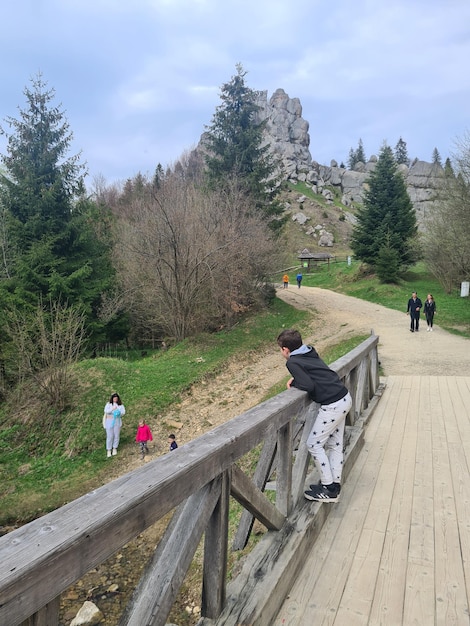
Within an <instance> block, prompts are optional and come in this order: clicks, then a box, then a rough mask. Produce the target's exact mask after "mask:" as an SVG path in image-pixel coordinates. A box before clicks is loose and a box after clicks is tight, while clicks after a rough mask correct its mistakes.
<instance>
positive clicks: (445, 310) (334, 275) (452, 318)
mask: <svg viewBox="0 0 470 626" xmlns="http://www.w3.org/2000/svg"><path fill="white" fill-rule="evenodd" d="M361 268H362V266H361V264H360V263H359V262H357V261H352V263H351V265H350V266H348V264H347V262H338V263H330V266H329V267H328V265H326V264H324V265H321V266H319V267H318V269H315V270H312V271H311V273H304V277H303V280H302V284H303V285H305V286H310V287H322V288H324V289H332V290H333V291H337V292H340V293H344V294H347V295H349V296H354V297H356V298H360V299H361V300H367V301H368V302H376V303H378V304H382V305H383V306H385V307H388V308H390V309H395V310H397V311H403V312H405V311H406V306H407V302H408V299H409V298H410V297H411V293H412V292H413V291H416V292H417V293H418V295H419V297H420V298H421V300H422V301H423V304H424V300H425V299H426V296H427V294H428V293H432V295H433V296H434V299H435V301H436V305H437V315H436V318H435V323H436V324H438V325H439V326H441V328H445V329H446V330H448V331H450V332H452V333H455V334H458V335H461V336H464V337H470V299H469V298H462V297H461V296H460V289H457V288H456V289H455V290H454V291H453V292H452V293H450V294H447V293H445V292H444V290H443V288H442V287H441V286H440V284H439V283H438V281H437V280H436V279H435V278H434V277H433V276H432V275H431V274H430V273H429V272H427V271H426V268H425V266H424V264H423V263H418V264H417V265H416V266H415V267H413V268H411V269H410V270H408V272H407V273H406V274H405V275H404V276H403V277H402V278H401V280H400V281H399V283H398V284H396V285H394V284H393V285H388V284H382V283H380V282H379V280H378V278H377V277H376V276H367V275H363V274H362V270H361Z"/></svg>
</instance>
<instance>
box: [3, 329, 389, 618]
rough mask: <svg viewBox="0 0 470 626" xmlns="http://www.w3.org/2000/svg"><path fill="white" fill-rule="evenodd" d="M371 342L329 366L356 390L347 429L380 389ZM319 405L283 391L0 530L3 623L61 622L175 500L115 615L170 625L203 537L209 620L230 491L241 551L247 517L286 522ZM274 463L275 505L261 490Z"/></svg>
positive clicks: (222, 573) (218, 606)
mask: <svg viewBox="0 0 470 626" xmlns="http://www.w3.org/2000/svg"><path fill="white" fill-rule="evenodd" d="M377 344H378V337H376V336H374V335H371V337H370V338H368V339H367V340H366V341H364V342H363V343H362V344H361V345H360V346H358V347H357V348H356V349H354V350H352V351H351V352H350V353H349V354H348V355H346V356H345V357H342V358H341V359H339V360H338V361H336V362H335V363H334V364H332V368H333V369H335V370H336V371H337V372H338V374H339V376H340V377H341V379H342V380H343V381H344V382H345V384H346V386H347V387H348V388H349V390H350V392H351V394H352V396H353V400H354V402H353V407H352V409H351V412H350V414H349V416H348V420H347V424H348V427H349V428H355V427H357V425H358V423H359V422H360V419H361V414H362V412H363V411H364V410H366V409H367V407H368V405H369V404H370V402H371V399H372V398H373V397H374V394H375V393H376V391H377V389H378V386H379V374H378V355H377ZM316 410H317V406H316V405H314V404H312V403H311V402H309V400H308V396H307V394H306V393H305V392H301V391H298V390H295V389H291V390H286V391H284V392H282V393H280V394H279V395H277V396H276V397H274V398H272V399H270V400H268V401H266V402H264V403H262V404H260V405H258V406H256V407H254V408H252V409H250V410H249V411H247V412H246V413H243V414H242V415H239V416H238V417H235V418H234V419H232V420H231V421H229V422H227V423H225V424H223V425H221V426H219V427H217V428H215V429H214V430H212V431H210V432H208V433H206V434H204V435H203V436H202V437H200V438H198V439H195V440H194V441H192V442H190V443H188V444H185V445H183V446H180V447H179V448H178V449H177V450H175V451H173V452H172V453H171V454H168V455H164V456H161V457H159V458H157V459H155V460H154V461H151V462H149V463H147V464H146V465H144V466H143V467H141V468H139V469H137V470H134V471H132V472H130V473H128V474H126V475H124V476H122V477H120V478H118V479H116V480H114V481H112V482H111V483H108V484H106V485H104V486H103V487H100V488H99V489H97V490H95V491H92V492H91V493H88V494H86V495H84V496H82V497H81V498H79V499H77V500H74V501H73V502H70V503H69V504H67V505H65V506H63V507H61V508H60V509H57V510H55V511H53V512H51V513H49V514H47V515H45V516H43V517H41V518H38V519H37V520H34V521H33V522H31V523H29V524H26V525H25V526H23V527H21V528H18V529H17V530H14V531H12V532H11V533H9V534H7V535H5V536H3V537H1V538H0V624H2V625H8V626H17V625H20V624H22V625H23V626H26V625H28V626H33V625H35V626H56V625H57V624H58V623H59V621H58V620H59V618H58V614H59V604H60V595H61V593H62V592H64V591H65V590H66V589H67V588H68V587H70V586H71V585H72V584H73V583H75V582H76V581H78V580H79V579H80V578H81V577H83V576H84V574H86V573H87V572H88V571H89V570H91V569H92V568H94V567H96V566H97V565H99V564H100V563H103V562H104V561H105V560H106V559H107V558H108V557H110V556H111V555H112V554H114V553H115V552H117V551H118V550H120V549H121V548H122V547H123V546H124V545H125V544H126V543H128V542H129V541H130V540H132V539H133V538H135V537H136V536H137V535H139V534H140V533H141V532H142V531H144V530H145V529H146V528H148V527H149V526H151V525H152V524H154V523H155V522H156V521H157V520H159V519H161V518H162V517H163V516H165V515H166V514H167V513H168V512H170V511H172V510H173V509H176V511H175V514H174V515H173V517H172V520H171V522H170V524H169V525H168V528H167V530H166V532H165V534H164V536H163V538H162V539H161V541H160V542H159V544H158V546H157V549H156V552H155V554H154V556H153V558H152V562H151V564H149V566H148V567H147V568H146V571H145V573H144V575H143V577H142V579H141V581H140V582H139V585H138V587H137V588H136V590H135V591H134V595H133V598H132V600H131V602H130V603H129V605H128V607H127V609H126V610H125V614H124V615H123V617H122V619H121V621H120V624H122V625H126V626H145V625H149V626H150V625H152V626H159V625H164V624H165V623H166V618H167V616H168V614H169V612H170V610H171V607H172V605H173V603H174V601H175V598H176V596H177V594H178V591H179V588H180V586H181V584H182V582H183V580H184V577H185V574H186V571H187V569H188V567H189V565H190V563H191V561H192V558H193V555H194V553H195V551H196V549H197V546H198V545H199V544H200V541H201V538H202V536H203V535H204V556H203V561H204V562H203V582H202V591H201V595H202V601H201V607H202V616H203V618H204V619H206V620H209V621H208V622H207V623H216V622H212V620H217V618H220V616H221V614H222V612H223V611H224V607H225V610H227V609H226V604H227V601H226V600H227V584H226V581H227V576H226V566H227V553H228V541H229V539H228V513H229V499H230V495H232V496H233V497H234V498H235V499H236V500H237V501H238V502H240V503H241V504H242V505H243V507H244V508H245V509H246V510H245V511H244V514H243V515H242V518H241V521H240V526H239V529H238V532H237V535H236V537H235V541H234V545H235V547H236V548H240V547H243V546H244V545H245V544H246V542H247V540H248V537H249V533H250V530H251V527H252V522H253V519H254V518H257V519H258V520H260V521H261V522H262V523H263V524H264V525H265V526H266V527H267V528H268V533H267V534H269V531H275V533H277V532H278V531H279V530H280V529H282V528H285V527H286V520H288V516H290V515H291V514H292V513H293V511H294V510H295V508H296V506H299V505H300V503H301V502H302V503H303V502H304V500H303V497H302V495H303V494H302V492H303V489H304V482H305V479H306V475H307V468H308V461H309V459H308V453H307V450H306V446H305V445H304V442H305V439H306V437H307V434H308V432H307V430H308V425H309V424H311V422H312V420H313V419H314V416H315V414H316ZM294 418H295V419H294ZM259 444H263V448H262V451H261V453H260V456H259V461H258V465H257V468H256V471H255V473H254V476H253V477H249V476H247V475H246V474H245V473H244V472H243V471H242V470H241V469H240V467H239V465H237V461H238V460H239V459H241V457H243V456H244V455H245V454H247V453H248V452H250V451H251V450H253V449H254V448H255V447H257V446H258V445H259ZM274 471H275V480H276V502H275V504H272V503H271V501H270V500H269V499H268V498H267V497H266V496H265V494H264V493H263V491H264V487H265V485H266V483H267V481H268V480H269V479H270V477H272V475H273V472H274ZM285 583H286V584H287V582H286V581H285ZM237 620H238V622H237V623H240V624H241V623H244V622H243V621H240V617H238V618H237ZM217 623H219V622H217ZM220 623H222V622H220ZM223 623H229V622H228V621H227V622H223ZM252 623H255V621H253V622H252ZM260 623H261V622H260ZM266 623H267V622H266Z"/></svg>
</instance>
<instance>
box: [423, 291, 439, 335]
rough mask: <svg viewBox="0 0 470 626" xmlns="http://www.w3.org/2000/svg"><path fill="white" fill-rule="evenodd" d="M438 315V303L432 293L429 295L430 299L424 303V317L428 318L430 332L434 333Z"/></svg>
mask: <svg viewBox="0 0 470 626" xmlns="http://www.w3.org/2000/svg"><path fill="white" fill-rule="evenodd" d="M436 313H437V311H436V302H435V301H434V298H433V297H432V293H428V297H427V298H426V300H425V301H424V315H425V316H426V323H427V325H428V328H427V330H428V332H429V331H432V325H433V321H434V315H435V314H436Z"/></svg>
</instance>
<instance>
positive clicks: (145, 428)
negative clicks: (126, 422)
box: [135, 420, 153, 459]
mask: <svg viewBox="0 0 470 626" xmlns="http://www.w3.org/2000/svg"><path fill="white" fill-rule="evenodd" d="M135 440H136V441H137V443H138V444H140V453H141V455H142V459H143V458H144V457H145V455H146V454H148V453H149V449H148V446H147V442H148V441H152V440H153V436H152V431H151V430H150V426H149V425H148V424H146V423H145V420H140V422H139V426H138V427H137V433H136V436H135Z"/></svg>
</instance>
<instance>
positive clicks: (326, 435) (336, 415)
mask: <svg viewBox="0 0 470 626" xmlns="http://www.w3.org/2000/svg"><path fill="white" fill-rule="evenodd" d="M277 343H278V345H279V347H280V348H281V352H282V354H283V356H284V358H285V359H286V361H287V362H286V366H287V369H288V370H289V372H290V373H291V375H292V378H290V379H289V381H288V382H287V387H288V388H290V387H295V388H297V389H301V390H303V391H307V392H308V394H309V396H310V398H311V399H312V400H313V401H314V402H317V403H318V404H320V408H319V409H318V415H317V418H316V420H315V423H314V424H313V428H312V432H311V433H310V435H309V437H308V439H307V448H308V450H309V452H310V454H311V455H312V458H313V460H314V462H315V466H316V468H317V469H318V472H319V473H320V484H318V485H310V489H309V490H308V491H306V492H305V494H304V495H305V497H306V498H307V500H315V501H316V502H337V501H338V500H339V493H340V491H341V474H342V469H343V436H344V426H345V423H346V415H347V414H348V413H349V411H350V409H351V406H352V398H351V395H350V393H349V391H348V390H347V389H346V387H345V386H344V385H343V383H342V382H341V380H340V378H339V377H338V375H337V374H336V372H334V371H333V370H331V369H330V368H329V367H328V366H327V365H326V364H325V363H324V362H323V361H322V360H321V359H320V357H319V356H318V353H317V352H316V350H315V349H314V348H312V346H306V345H305V344H303V343H302V337H301V335H300V333H299V331H298V330H292V329H289V330H283V331H282V333H281V334H280V335H279V336H278V338H277Z"/></svg>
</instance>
